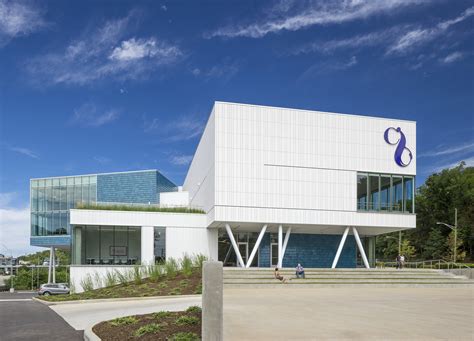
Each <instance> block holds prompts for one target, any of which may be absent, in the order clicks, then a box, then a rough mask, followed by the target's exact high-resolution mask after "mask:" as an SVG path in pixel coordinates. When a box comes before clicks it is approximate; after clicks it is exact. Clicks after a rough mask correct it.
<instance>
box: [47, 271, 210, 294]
mask: <svg viewBox="0 0 474 341" xmlns="http://www.w3.org/2000/svg"><path fill="white" fill-rule="evenodd" d="M201 278H202V276H201V272H200V271H198V270H195V271H194V272H193V273H192V274H191V275H189V276H186V275H184V274H183V273H182V272H179V273H177V274H176V276H162V277H160V278H159V279H157V280H153V279H151V278H146V279H142V281H141V282H140V283H135V282H129V283H128V284H126V285H125V284H118V285H114V286H111V287H106V288H100V289H96V290H91V291H86V292H83V293H80V294H71V295H55V296H40V297H39V298H40V299H43V300H46V301H74V300H88V299H100V298H121V297H150V296H168V295H194V294H201V293H202V284H201Z"/></svg>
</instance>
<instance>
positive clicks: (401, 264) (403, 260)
mask: <svg viewBox="0 0 474 341" xmlns="http://www.w3.org/2000/svg"><path fill="white" fill-rule="evenodd" d="M404 267H405V255H401V256H400V269H403V268H404Z"/></svg>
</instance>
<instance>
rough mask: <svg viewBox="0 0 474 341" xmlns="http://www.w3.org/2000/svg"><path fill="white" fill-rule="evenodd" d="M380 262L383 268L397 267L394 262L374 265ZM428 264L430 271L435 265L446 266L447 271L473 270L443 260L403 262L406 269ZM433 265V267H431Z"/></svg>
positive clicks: (439, 267) (460, 264)
mask: <svg viewBox="0 0 474 341" xmlns="http://www.w3.org/2000/svg"><path fill="white" fill-rule="evenodd" d="M380 262H382V263H384V265H385V266H386V265H389V266H394V267H395V266H396V265H397V262H394V261H390V262H383V261H379V260H377V261H376V263H380ZM428 264H429V268H431V269H433V268H435V269H436V265H437V268H438V269H441V264H443V265H446V266H447V269H448V270H450V269H454V268H457V269H461V268H467V269H473V268H472V267H470V266H469V265H467V264H464V263H454V262H451V261H446V260H444V259H430V260H423V261H416V262H405V263H404V267H406V268H425V265H426V267H428ZM433 264H434V266H435V267H433Z"/></svg>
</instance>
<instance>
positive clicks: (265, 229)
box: [246, 225, 267, 268]
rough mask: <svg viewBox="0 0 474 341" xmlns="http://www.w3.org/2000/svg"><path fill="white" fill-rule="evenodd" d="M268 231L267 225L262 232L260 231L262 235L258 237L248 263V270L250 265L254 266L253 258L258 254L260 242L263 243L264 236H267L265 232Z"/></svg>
mask: <svg viewBox="0 0 474 341" xmlns="http://www.w3.org/2000/svg"><path fill="white" fill-rule="evenodd" d="M266 231H267V225H263V227H262V230H261V231H260V234H259V235H258V238H257V242H256V243H255V246H254V247H253V250H252V252H251V253H250V257H249V259H248V261H247V265H246V268H249V267H250V265H251V264H252V261H253V258H254V257H255V255H256V254H257V251H258V247H259V246H260V242H261V241H262V238H263V236H264V235H265V232H266Z"/></svg>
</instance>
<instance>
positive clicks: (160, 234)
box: [154, 227, 166, 262]
mask: <svg viewBox="0 0 474 341" xmlns="http://www.w3.org/2000/svg"><path fill="white" fill-rule="evenodd" d="M154 235H155V242H154V249H155V261H156V262H163V261H165V260H166V227H155V233H154Z"/></svg>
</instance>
